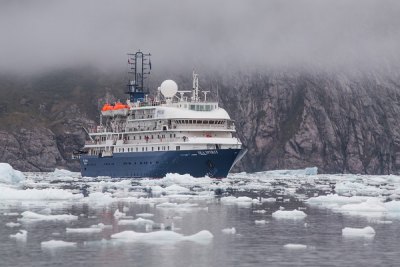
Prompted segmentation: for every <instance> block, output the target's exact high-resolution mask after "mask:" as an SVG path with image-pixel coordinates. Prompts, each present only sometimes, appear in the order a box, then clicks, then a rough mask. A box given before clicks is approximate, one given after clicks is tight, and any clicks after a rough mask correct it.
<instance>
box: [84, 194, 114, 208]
mask: <svg viewBox="0 0 400 267" xmlns="http://www.w3.org/2000/svg"><path fill="white" fill-rule="evenodd" d="M115 201H116V199H115V198H113V197H112V196H111V194H110V193H102V192H93V193H90V194H89V196H88V197H85V198H83V199H82V202H84V203H88V204H89V205H93V206H105V205H109V204H111V203H113V202H115Z"/></svg>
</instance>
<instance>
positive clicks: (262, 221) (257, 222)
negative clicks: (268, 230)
mask: <svg viewBox="0 0 400 267" xmlns="http://www.w3.org/2000/svg"><path fill="white" fill-rule="evenodd" d="M266 222H267V221H266V220H255V221H254V223H255V224H266Z"/></svg>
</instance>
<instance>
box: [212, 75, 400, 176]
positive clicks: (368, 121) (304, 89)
mask: <svg viewBox="0 0 400 267" xmlns="http://www.w3.org/2000/svg"><path fill="white" fill-rule="evenodd" d="M397 81H399V79H397ZM219 86H220V88H221V89H220V94H219V95H220V98H221V100H222V103H223V104H224V106H225V107H226V109H227V110H228V111H230V114H231V116H232V117H233V118H234V119H235V120H236V125H237V129H238V134H239V136H240V137H241V138H242V140H243V143H244V144H246V145H247V146H248V149H249V152H248V155H247V156H246V157H244V158H243V160H242V162H241V165H240V169H242V170H247V171H259V170H268V169H282V168H303V167H307V166H317V167H318V168H319V170H320V171H321V172H328V173H338V172H339V173H342V172H350V173H367V174H388V173H398V172H400V129H399V125H400V102H399V100H400V87H399V83H397V82H396V79H393V76H392V77H391V78H388V77H382V76H379V77H376V76H373V75H370V76H361V75H354V76H349V75H346V76H345V75H339V74H336V75H326V74H310V73H308V74H304V73H298V74H293V73H292V74H290V75H288V74H276V73H275V74H272V75H247V76H246V75H239V76H236V77H234V78H231V79H229V80H227V81H223V82H222V83H221V84H220V85H219ZM221 91H222V93H221Z"/></svg>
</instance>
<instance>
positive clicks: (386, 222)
mask: <svg viewBox="0 0 400 267" xmlns="http://www.w3.org/2000/svg"><path fill="white" fill-rule="evenodd" d="M375 222H376V223H379V224H392V223H393V222H392V221H384V220H377V221H375Z"/></svg>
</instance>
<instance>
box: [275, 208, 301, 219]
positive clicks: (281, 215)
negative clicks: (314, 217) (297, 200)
mask: <svg viewBox="0 0 400 267" xmlns="http://www.w3.org/2000/svg"><path fill="white" fill-rule="evenodd" d="M272 217H273V218H275V219H292V220H298V219H300V220H301V219H304V218H305V217H307V214H305V213H304V212H303V211H301V210H296V209H295V210H277V211H275V212H274V213H272Z"/></svg>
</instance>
